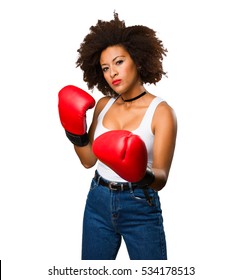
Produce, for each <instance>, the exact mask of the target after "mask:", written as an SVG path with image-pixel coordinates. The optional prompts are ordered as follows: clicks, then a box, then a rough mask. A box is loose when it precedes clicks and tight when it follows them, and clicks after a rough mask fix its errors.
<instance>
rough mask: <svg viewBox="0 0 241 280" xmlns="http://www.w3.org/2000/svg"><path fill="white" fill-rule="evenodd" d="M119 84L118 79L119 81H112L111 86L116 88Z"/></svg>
mask: <svg viewBox="0 0 241 280" xmlns="http://www.w3.org/2000/svg"><path fill="white" fill-rule="evenodd" d="M120 82H121V80H120V79H119V80H114V81H113V82H112V85H114V86H117V85H119V84H120Z"/></svg>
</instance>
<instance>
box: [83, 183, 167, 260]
mask: <svg viewBox="0 0 241 280" xmlns="http://www.w3.org/2000/svg"><path fill="white" fill-rule="evenodd" d="M148 194H149V196H151V197H152V205H150V204H148V202H147V200H146V197H145V195H144V192H143V190H142V189H134V190H133V189H132V188H131V185H130V190H125V191H116V190H110V189H109V188H108V187H106V186H102V185H100V184H99V183H98V182H96V181H95V179H93V180H92V183H91V187H90V190H89V193H88V196H87V201H86V206H85V212H84V220H83V239H82V260H114V259H116V256H117V253H118V250H119V248H120V245H121V240H122V237H123V239H124V241H125V244H126V247H127V251H128V254H129V257H130V259H131V260H166V259H167V252H166V240H165V232H164V228H163V218H162V210H161V207H160V201H159V196H158V193H157V192H156V191H154V190H153V189H151V188H148Z"/></svg>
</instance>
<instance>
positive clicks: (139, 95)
mask: <svg viewBox="0 0 241 280" xmlns="http://www.w3.org/2000/svg"><path fill="white" fill-rule="evenodd" d="M146 93H147V92H146V91H143V92H142V93H140V94H138V95H136V96H134V97H132V98H123V97H122V95H121V99H122V100H123V101H124V102H132V101H134V100H137V99H139V98H141V97H142V96H144V95H145V94H146Z"/></svg>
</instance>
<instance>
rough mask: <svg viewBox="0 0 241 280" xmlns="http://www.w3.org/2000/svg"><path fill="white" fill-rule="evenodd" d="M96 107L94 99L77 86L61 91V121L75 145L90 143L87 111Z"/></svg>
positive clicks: (70, 86)
mask: <svg viewBox="0 0 241 280" xmlns="http://www.w3.org/2000/svg"><path fill="white" fill-rule="evenodd" d="M94 106H95V100H94V98H93V97H92V96H91V95H89V94H88V93H87V92H85V91H84V90H82V89H80V88H78V87H76V86H72V85H68V86H65V87H64V88H62V89H61V90H60V91H59V104H58V108H59V117H60V121H61V124H62V126H63V127H64V129H65V132H66V135H67V137H68V138H69V140H70V141H71V142H72V143H73V144H74V145H77V146H85V145H87V144H88V143H89V138H88V134H87V125H86V111H87V110H88V109H91V108H93V107H94Z"/></svg>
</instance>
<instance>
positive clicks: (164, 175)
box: [151, 102, 177, 191]
mask: <svg viewBox="0 0 241 280" xmlns="http://www.w3.org/2000/svg"><path fill="white" fill-rule="evenodd" d="M152 131H153V133H154V145H153V164H152V171H153V173H154V175H155V181H154V182H153V183H152V185H151V187H152V188H153V189H154V190H156V191H159V190H161V189H162V188H163V187H164V186H165V185H166V183H167V179H168V175H169V171H170V168H171V163H172V159H173V155H174V150H175V144H176V135H177V119H176V115H175V112H174V110H173V109H172V108H171V107H170V106H169V105H168V104H167V103H166V102H162V103H160V104H159V105H158V106H157V108H156V111H155V113H154V116H153V121H152Z"/></svg>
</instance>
